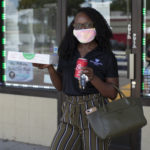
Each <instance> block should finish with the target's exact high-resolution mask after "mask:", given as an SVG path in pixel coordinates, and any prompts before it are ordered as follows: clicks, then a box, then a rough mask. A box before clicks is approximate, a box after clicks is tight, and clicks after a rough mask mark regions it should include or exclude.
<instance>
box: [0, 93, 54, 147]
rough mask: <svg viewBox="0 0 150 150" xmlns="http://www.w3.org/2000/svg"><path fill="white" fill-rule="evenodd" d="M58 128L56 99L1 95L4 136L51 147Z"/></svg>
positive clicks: (0, 125) (0, 130)
mask: <svg viewBox="0 0 150 150" xmlns="http://www.w3.org/2000/svg"><path fill="white" fill-rule="evenodd" d="M56 129H57V100H56V99H52V98H41V97H29V96H18V95H11V94H0V139H7V140H14V141H20V142H24V143H31V144H37V145H44V146H50V144H51V142H52V138H53V136H54V134H55V132H56Z"/></svg>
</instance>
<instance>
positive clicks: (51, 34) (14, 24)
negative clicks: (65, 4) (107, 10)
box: [5, 0, 57, 88]
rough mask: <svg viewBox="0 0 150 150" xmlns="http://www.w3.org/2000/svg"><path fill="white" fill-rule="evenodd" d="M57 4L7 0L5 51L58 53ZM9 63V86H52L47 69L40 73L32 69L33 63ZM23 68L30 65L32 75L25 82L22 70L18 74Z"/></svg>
mask: <svg viewBox="0 0 150 150" xmlns="http://www.w3.org/2000/svg"><path fill="white" fill-rule="evenodd" d="M56 4H57V1H56V0H51V1H48V0H42V1H41V0H40V1H39V0H34V1H31V0H7V1H6V8H5V14H6V20H5V26H6V34H5V38H6V45H5V50H6V52H8V51H18V52H26V53H45V54H49V53H52V52H53V51H54V49H55V50H56V48H57V42H56V15H57V14H56V9H57V5H56ZM6 63H7V66H8V67H7V69H6V73H5V74H6V75H7V78H6V85H10V84H11V85H13V84H18V85H22V84H25V85H26V86H31V87H32V85H36V86H37V87H45V88H49V87H50V85H51V81H50V78H49V77H47V75H48V71H47V70H41V71H40V70H38V69H36V68H33V67H32V64H28V63H17V62H16V63H15V64H16V65H14V67H12V62H11V61H7V59H6ZM10 66H11V67H10ZM24 66H27V67H26V69H27V70H30V72H31V73H29V74H30V76H29V74H28V76H29V77H28V79H27V80H22V79H23V77H22V76H23V75H22V76H20V74H18V71H19V70H18V71H16V70H17V69H18V68H22V69H23V68H24ZM12 68H13V69H12ZM22 71H25V70H22ZM12 72H13V73H12ZM12 75H13V76H12ZM17 76H18V78H16V77H17ZM12 77H14V78H12ZM17 79H19V80H17ZM20 83H21V84H20Z"/></svg>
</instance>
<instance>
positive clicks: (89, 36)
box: [73, 28, 96, 43]
mask: <svg viewBox="0 0 150 150" xmlns="http://www.w3.org/2000/svg"><path fill="white" fill-rule="evenodd" d="M73 35H74V36H75V37H76V38H77V40H78V41H79V42H80V43H89V42H91V41H93V40H94V39H95V36H96V29H95V28H90V29H80V30H76V29H74V30H73Z"/></svg>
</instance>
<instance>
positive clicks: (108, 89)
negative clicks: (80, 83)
mask: <svg viewBox="0 0 150 150" xmlns="http://www.w3.org/2000/svg"><path fill="white" fill-rule="evenodd" d="M83 73H85V74H86V75H87V76H88V78H89V80H90V82H91V84H92V85H93V86H94V87H95V88H96V89H97V90H98V91H99V92H100V93H101V94H102V96H104V97H108V98H110V99H115V98H116V96H117V91H116V89H115V88H114V87H113V85H112V84H115V85H116V86H118V84H119V81H118V78H106V81H105V82H104V81H102V80H101V79H100V78H99V77H97V76H96V75H94V73H93V69H92V68H90V67H85V68H83Z"/></svg>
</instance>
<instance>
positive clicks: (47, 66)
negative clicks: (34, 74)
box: [32, 63, 52, 69]
mask: <svg viewBox="0 0 150 150" xmlns="http://www.w3.org/2000/svg"><path fill="white" fill-rule="evenodd" d="M32 64H33V66H34V67H37V68H38V69H45V68H49V67H52V65H47V64H37V63H32Z"/></svg>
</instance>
